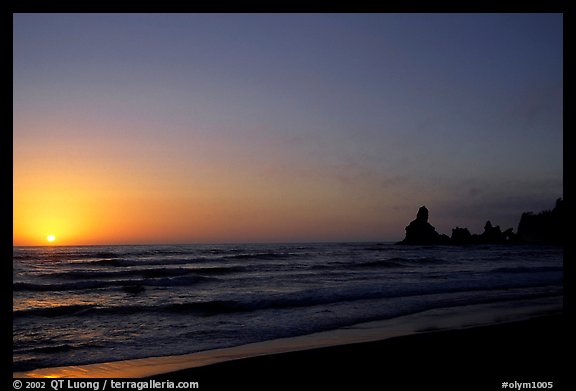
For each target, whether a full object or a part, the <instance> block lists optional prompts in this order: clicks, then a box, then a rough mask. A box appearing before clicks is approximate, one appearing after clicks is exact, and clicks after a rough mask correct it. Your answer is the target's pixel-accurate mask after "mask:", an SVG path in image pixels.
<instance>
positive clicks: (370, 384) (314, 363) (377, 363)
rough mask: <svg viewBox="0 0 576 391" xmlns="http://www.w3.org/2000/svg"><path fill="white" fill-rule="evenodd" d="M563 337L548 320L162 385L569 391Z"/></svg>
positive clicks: (302, 356)
mask: <svg viewBox="0 0 576 391" xmlns="http://www.w3.org/2000/svg"><path fill="white" fill-rule="evenodd" d="M564 330H565V325H564V319H563V317H562V316H561V315H553V316H543V317H537V318H532V319H529V320H523V321H516V322H507V323H502V324H497V325H491V326H481V327H473V328H467V329H458V330H449V331H437V332H434V331H431V332H426V333H421V334H414V335H410V336H403V337H395V338H390V339H386V340H382V341H373V342H366V343H357V344H347V345H340V346H333V347H326V348H318V349H311V350H305V351H297V352H290V353H282V354H274V355H266V356H259V357H253V358H247V359H240V360H233V361H228V362H224V363H219V364H214V365H208V366H204V367H198V368H192V369H188V370H182V371H177V372H172V373H167V374H164V375H161V376H156V377H155V379H164V380H172V381H176V380H189V381H195V382H198V383H199V385H200V387H201V388H202V389H205V390H206V389H208V390H225V389H250V390H254V389H257V390H265V389H267V390H272V389H278V388H281V389H294V390H296V389H322V390H333V389H337V390H368V389H394V390H400V389H405V390H417V389H434V390H436V389H438V390H452V389H454V390H470V389H478V390H500V389H506V387H504V384H505V382H508V383H509V387H510V388H512V384H516V385H517V384H518V383H522V384H525V385H524V388H552V389H564V388H563V386H564V384H563V382H562V381H563V380H565V379H563V377H562V375H563V374H564V372H563V371H562V369H563V368H564V367H563V365H565V364H566V363H565V360H566V356H565V355H563V353H562V352H563V351H565V350H566V348H565V347H566V341H565V339H564V335H565V334H564ZM515 382H518V383H515ZM549 382H550V383H549ZM544 383H546V384H544ZM526 384H528V385H529V386H530V387H528V385H526ZM532 386H533V387H532Z"/></svg>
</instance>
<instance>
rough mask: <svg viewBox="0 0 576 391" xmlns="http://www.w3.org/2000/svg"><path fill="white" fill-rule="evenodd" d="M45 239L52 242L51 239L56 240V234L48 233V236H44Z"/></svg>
mask: <svg viewBox="0 0 576 391" xmlns="http://www.w3.org/2000/svg"><path fill="white" fill-rule="evenodd" d="M46 240H47V241H49V242H50V243H52V242H53V241H55V240H56V236H54V235H48V236H46Z"/></svg>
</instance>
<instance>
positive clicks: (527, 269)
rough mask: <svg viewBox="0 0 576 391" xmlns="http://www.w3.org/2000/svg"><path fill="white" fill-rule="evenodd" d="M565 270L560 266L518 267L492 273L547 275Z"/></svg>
mask: <svg viewBox="0 0 576 391" xmlns="http://www.w3.org/2000/svg"><path fill="white" fill-rule="evenodd" d="M563 270H564V269H563V268H562V267H560V266H534V267H529V266H518V267H501V268H497V269H492V270H490V273H546V272H561V271H563Z"/></svg>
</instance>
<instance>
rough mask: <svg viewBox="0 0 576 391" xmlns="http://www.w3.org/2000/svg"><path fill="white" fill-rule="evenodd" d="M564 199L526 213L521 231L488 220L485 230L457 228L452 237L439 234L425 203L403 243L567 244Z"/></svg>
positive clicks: (520, 224) (410, 225)
mask: <svg viewBox="0 0 576 391" xmlns="http://www.w3.org/2000/svg"><path fill="white" fill-rule="evenodd" d="M563 216H564V202H563V201H562V199H561V198H559V199H558V200H557V201H556V206H555V207H554V209H553V210H551V211H544V212H541V213H538V214H536V215H535V214H533V213H532V212H527V213H523V214H522V217H521V218H520V223H519V224H518V233H517V234H515V233H514V232H513V229H512V228H508V229H507V230H505V231H502V230H501V229H500V226H499V225H497V226H493V225H492V222H490V220H488V221H487V222H486V224H485V225H484V232H483V233H482V234H480V235H473V234H471V233H470V231H469V230H468V228H460V227H456V228H454V229H453V230H452V236H451V237H448V236H446V235H442V234H439V233H438V232H436V228H434V226H432V225H431V224H430V223H429V222H428V209H427V208H426V207H425V206H422V207H421V208H420V209H419V210H418V213H417V215H416V219H415V220H413V221H412V222H411V223H410V224H409V225H408V226H407V227H406V237H405V238H404V240H403V241H401V242H399V244H419V245H431V244H455V245H472V244H553V245H563V244H564V243H565V242H566V240H565V239H566V238H565V231H564V229H563Z"/></svg>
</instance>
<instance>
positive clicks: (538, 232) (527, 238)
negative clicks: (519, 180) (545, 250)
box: [518, 198, 566, 245]
mask: <svg viewBox="0 0 576 391" xmlns="http://www.w3.org/2000/svg"><path fill="white" fill-rule="evenodd" d="M563 216H564V201H563V200H562V198H558V199H557V200H556V205H555V206H554V209H552V210H547V211H544V212H541V213H538V214H533V213H532V212H526V213H522V217H521V218H520V223H518V237H519V239H520V241H522V242H524V243H532V244H555V245H563V244H565V243H566V238H565V230H564V224H563V223H564V218H563Z"/></svg>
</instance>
